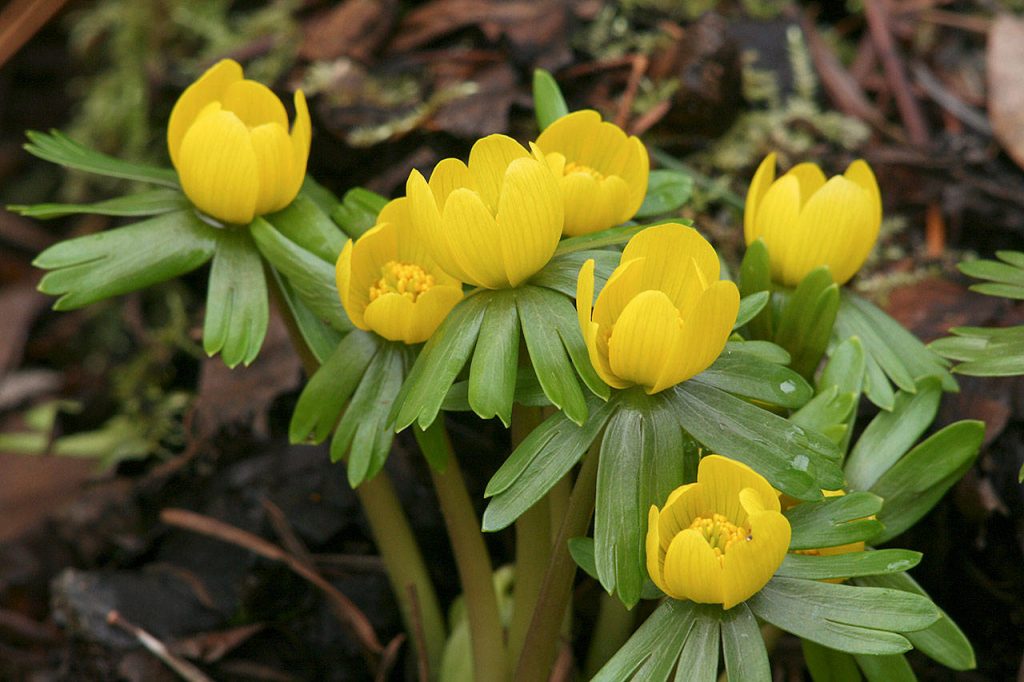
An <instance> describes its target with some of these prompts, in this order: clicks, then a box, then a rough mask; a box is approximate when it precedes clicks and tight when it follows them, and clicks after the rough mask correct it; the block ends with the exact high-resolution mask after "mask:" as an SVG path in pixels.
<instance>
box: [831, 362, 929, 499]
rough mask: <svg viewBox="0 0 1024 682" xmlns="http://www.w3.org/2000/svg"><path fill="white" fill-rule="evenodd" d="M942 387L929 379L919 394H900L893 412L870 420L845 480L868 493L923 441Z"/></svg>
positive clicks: (847, 462)
mask: <svg viewBox="0 0 1024 682" xmlns="http://www.w3.org/2000/svg"><path fill="white" fill-rule="evenodd" d="M941 398H942V387H941V385H940V384H939V382H938V380H937V379H935V378H926V379H923V380H922V381H921V383H920V384H918V386H917V392H916V393H906V392H904V391H900V392H899V393H898V394H897V395H896V401H895V404H894V405H893V408H892V412H879V413H878V415H877V416H876V417H875V418H874V419H872V420H871V423H870V424H868V426H867V428H866V429H864V433H863V434H861V437H860V438H859V439H858V440H857V443H856V445H854V446H853V450H852V451H851V452H850V456H849V457H848V458H847V460H846V466H845V470H846V480H847V482H848V483H849V487H851V488H853V489H855V490H868V489H870V488H871V487H872V486H873V485H874V484H875V481H877V480H878V479H879V477H881V476H882V474H884V473H885V472H886V471H888V470H889V469H890V467H892V465H893V464H895V463H896V462H897V461H899V459H900V457H902V456H903V455H904V453H906V451H907V450H908V449H909V448H910V446H912V445H913V444H914V442H915V441H916V440H917V439H918V438H920V437H921V434H922V433H924V432H925V429H927V428H928V426H929V425H930V424H931V423H932V420H934V419H935V414H936V412H938V409H939V400H940V399H941Z"/></svg>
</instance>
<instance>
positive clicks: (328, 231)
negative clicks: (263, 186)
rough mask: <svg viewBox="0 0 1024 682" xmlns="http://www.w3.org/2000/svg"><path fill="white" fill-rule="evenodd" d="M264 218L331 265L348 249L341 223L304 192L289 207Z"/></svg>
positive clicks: (290, 238) (288, 237)
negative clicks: (339, 226)
mask: <svg viewBox="0 0 1024 682" xmlns="http://www.w3.org/2000/svg"><path fill="white" fill-rule="evenodd" d="M264 219H265V220H266V221H267V222H268V223H270V224H271V225H273V226H274V227H275V228H277V231H278V232H280V233H281V234H283V235H284V236H285V237H286V238H287V239H289V240H290V241H293V242H295V243H296V244H298V245H299V246H300V247H302V248H303V249H305V250H306V251H309V252H310V253H312V254H313V255H314V256H317V257H318V258H320V259H321V260H323V261H326V262H327V263H330V264H331V265H332V266H333V265H334V264H335V263H336V262H337V261H338V254H340V253H341V250H342V249H343V248H345V242H346V237H345V235H344V234H342V232H341V230H339V229H338V226H337V225H335V224H334V222H333V221H332V220H331V219H330V218H328V217H327V214H326V213H324V212H323V211H322V210H320V207H319V206H317V204H316V202H314V201H313V200H312V199H310V198H309V197H307V196H304V195H302V194H299V195H298V196H297V197H295V200H294V201H292V203H290V204H288V206H287V207H286V208H284V209H282V210H280V211H278V212H277V213H272V214H270V215H267V216H264Z"/></svg>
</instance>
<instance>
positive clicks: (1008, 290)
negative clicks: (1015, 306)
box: [968, 284, 1024, 301]
mask: <svg viewBox="0 0 1024 682" xmlns="http://www.w3.org/2000/svg"><path fill="white" fill-rule="evenodd" d="M968 288H969V289H970V290H971V291H974V292H976V293H979V294H985V295H986V296H999V297H1000V298H1012V299H1014V300H1017V301H1019V300H1024V287H1022V286H1019V285H1017V284H972V285H971V286H970V287H968Z"/></svg>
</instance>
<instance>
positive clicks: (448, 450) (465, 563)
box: [413, 419, 508, 682]
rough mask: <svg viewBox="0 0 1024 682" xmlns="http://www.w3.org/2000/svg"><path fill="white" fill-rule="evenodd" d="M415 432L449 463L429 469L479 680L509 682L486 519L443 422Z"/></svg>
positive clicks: (431, 455) (427, 449) (428, 451)
mask: <svg viewBox="0 0 1024 682" xmlns="http://www.w3.org/2000/svg"><path fill="white" fill-rule="evenodd" d="M413 433H414V434H415V435H416V442H417V443H419V446H420V449H422V450H423V453H424V455H427V459H429V460H430V461H435V462H436V461H444V462H446V466H445V468H444V469H443V470H442V471H438V470H436V469H434V468H433V467H428V468H429V469H430V477H431V478H432V479H433V481H434V490H435V491H436V492H437V499H438V501H439V502H440V504H441V513H442V514H443V515H444V521H445V524H446V525H447V527H448V537H449V538H450V539H451V543H452V552H453V554H454V555H455V565H456V567H457V568H458V571H459V580H460V582H461V583H462V591H463V594H464V595H465V598H466V615H467V617H468V619H469V632H470V641H471V643H472V647H473V679H474V680H480V681H486V680H494V681H495V682H499V681H504V680H507V679H508V658H507V656H506V653H505V641H504V629H503V628H502V622H501V614H500V612H499V611H498V596H497V593H496V592H495V589H494V569H493V567H492V566H491V557H490V555H489V554H488V553H487V546H486V545H485V544H484V538H483V534H482V533H481V532H480V519H479V518H478V517H477V515H476V511H475V510H474V509H473V503H472V501H471V500H470V497H469V493H468V492H467V491H466V484H465V482H464V481H463V479H462V472H461V471H460V469H459V462H458V460H457V459H456V458H455V453H454V452H452V446H451V443H450V442H449V440H448V434H447V433H446V432H445V429H444V423H443V422H442V420H441V419H437V420H435V421H434V423H433V424H431V425H430V426H429V427H427V429H426V430H425V431H423V430H420V428H419V427H413Z"/></svg>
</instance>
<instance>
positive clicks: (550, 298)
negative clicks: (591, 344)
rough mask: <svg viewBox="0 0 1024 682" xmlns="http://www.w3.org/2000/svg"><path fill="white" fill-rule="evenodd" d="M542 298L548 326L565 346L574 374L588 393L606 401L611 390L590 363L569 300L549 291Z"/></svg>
mask: <svg viewBox="0 0 1024 682" xmlns="http://www.w3.org/2000/svg"><path fill="white" fill-rule="evenodd" d="M542 295H543V297H544V299H545V300H546V301H547V310H546V312H547V313H548V314H549V315H550V321H549V324H550V325H551V326H552V327H554V329H555V331H557V332H558V338H559V339H561V340H562V345H563V346H565V352H566V353H568V354H569V360H571V361H572V366H573V368H574V369H575V370H576V374H578V375H579V377H580V379H582V380H583V383H584V385H586V387H587V388H588V389H590V392H591V393H593V394H594V395H596V396H597V397H598V398H601V399H602V400H607V399H608V397H609V396H610V395H611V388H610V387H609V386H608V384H606V383H604V380H603V379H602V378H601V377H599V376H598V375H597V372H596V371H595V370H594V365H593V364H592V363H591V361H590V351H588V350H587V345H586V343H584V341H583V333H582V331H581V330H580V323H579V318H578V317H577V315H576V309H575V307H574V306H573V303H572V301H571V299H568V298H565V297H563V296H561V295H559V294H556V293H554V292H551V291H543V294H542Z"/></svg>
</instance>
